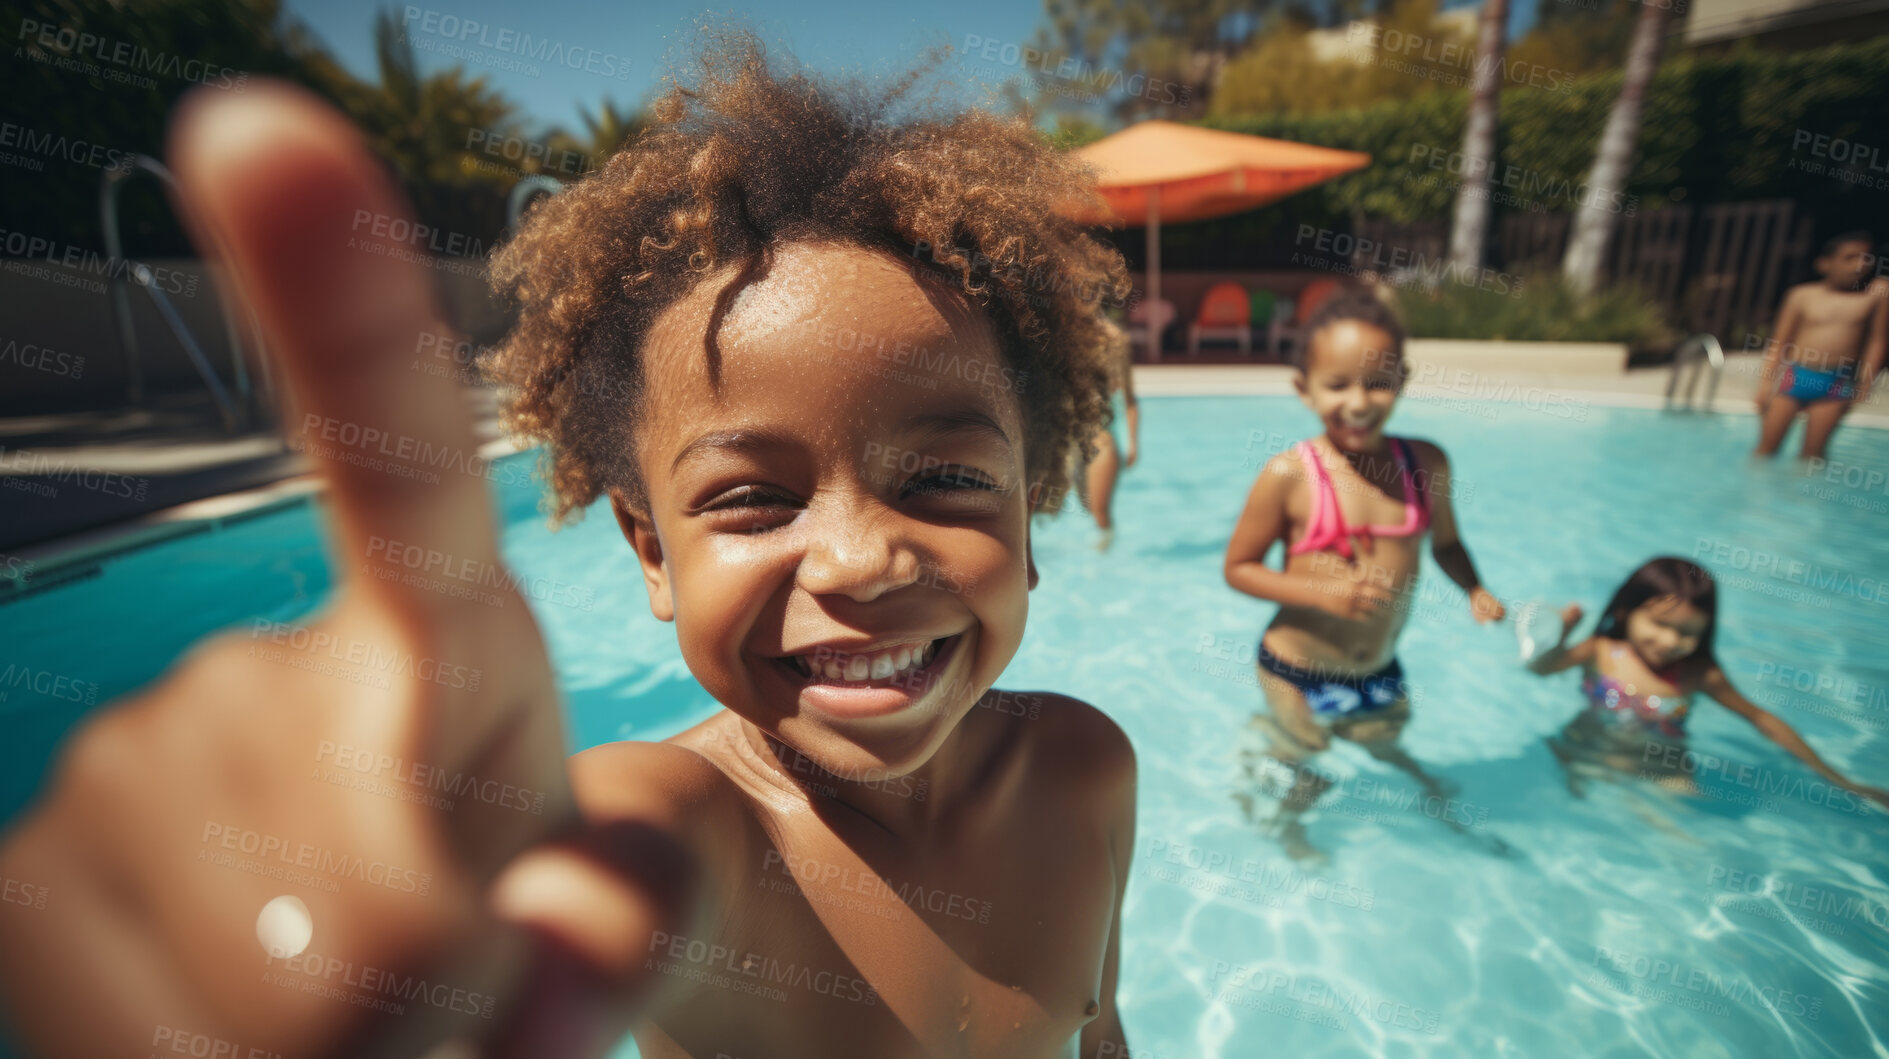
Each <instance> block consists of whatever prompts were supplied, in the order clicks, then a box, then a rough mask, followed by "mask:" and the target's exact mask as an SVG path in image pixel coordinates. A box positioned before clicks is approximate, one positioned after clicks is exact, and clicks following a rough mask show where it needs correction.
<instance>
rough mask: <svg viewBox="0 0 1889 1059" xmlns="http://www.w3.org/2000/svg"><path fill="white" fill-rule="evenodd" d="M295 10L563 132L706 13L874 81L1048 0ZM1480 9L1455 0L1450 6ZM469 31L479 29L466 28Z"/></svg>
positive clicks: (340, 54) (346, 41)
mask: <svg viewBox="0 0 1889 1059" xmlns="http://www.w3.org/2000/svg"><path fill="white" fill-rule="evenodd" d="M286 2H287V7H288V10H289V12H290V13H291V14H292V15H293V16H295V17H296V18H297V19H299V20H300V21H302V22H303V23H305V24H306V25H307V26H308V27H309V28H311V29H312V30H314V31H315V34H316V35H317V36H319V37H320V38H321V40H322V41H323V42H324V43H325V44H326V45H327V46H328V48H329V50H330V51H332V52H333V53H334V54H335V56H336V58H338V59H339V60H340V61H341V62H342V64H343V65H345V66H346V67H347V68H348V69H349V70H350V71H352V72H353V73H355V74H356V75H358V76H360V77H363V78H366V79H368V80H375V79H377V76H378V75H377V74H376V73H375V68H374V33H373V26H374V14H375V11H376V10H377V9H382V8H385V9H388V10H392V11H393V12H394V14H395V17H396V19H399V20H401V21H404V22H405V23H406V24H407V26H408V32H409V35H410V36H411V37H412V39H413V41H414V44H415V50H416V53H417V54H418V56H419V59H420V63H421V67H422V68H423V69H425V70H427V71H429V72H430V71H433V70H437V69H444V68H446V67H450V66H452V65H454V64H455V63H457V64H458V65H461V66H464V67H465V68H466V69H467V71H468V72H470V73H484V74H486V75H488V76H489V77H490V79H491V81H492V83H493V84H494V85H495V86H496V87H497V88H498V89H499V90H500V91H502V92H503V93H504V94H505V95H506V96H507V97H509V98H511V99H512V100H513V101H514V102H516V103H518V104H519V105H520V106H521V107H522V109H523V110H524V112H525V114H526V115H527V116H528V117H529V118H530V119H531V121H532V122H533V123H534V124H542V123H558V124H564V125H574V124H576V120H577V113H578V107H579V106H580V105H582V106H588V107H590V108H591V109H593V110H594V109H596V106H597V104H598V103H599V102H600V101H601V100H602V99H603V98H604V97H606V96H609V97H611V98H614V99H616V100H617V101H618V102H620V103H625V104H633V103H635V102H637V101H639V100H641V99H642V98H643V97H644V96H645V95H647V94H649V93H650V92H651V90H652V89H654V88H655V87H656V86H657V84H658V82H659V78H660V77H661V74H662V71H663V70H664V69H666V68H667V65H668V64H667V63H666V62H665V59H666V58H668V57H675V58H681V57H682V56H683V55H684V54H685V50H686V49H687V48H688V46H689V45H690V43H691V42H692V41H693V40H694V39H695V27H696V25H697V24H698V22H700V21H701V20H702V19H703V18H704V17H713V16H717V15H734V16H736V17H738V18H743V19H746V20H747V21H748V22H749V23H751V24H752V25H753V26H754V27H755V28H756V29H757V30H758V31H759V33H760V35H761V37H762V39H763V40H764V41H766V42H767V44H768V46H769V47H770V48H773V49H781V50H785V51H789V52H792V53H793V54H794V55H795V56H797V57H798V58H799V59H800V60H801V61H802V62H803V63H805V64H807V65H808V66H811V67H812V68H814V69H816V70H822V71H827V72H842V71H846V72H858V73H865V74H867V75H872V74H875V73H876V74H893V73H897V72H900V71H903V70H905V69H907V68H908V67H909V66H910V64H911V62H912V60H913V59H914V58H915V57H916V56H917V55H918V54H919V53H920V52H921V51H923V50H924V49H925V48H926V47H928V46H932V45H937V44H942V43H947V42H948V43H950V44H952V45H953V46H954V47H956V48H957V49H959V50H960V52H962V51H963V49H964V48H965V45H966V43H967V38H968V37H973V36H974V37H976V38H978V40H980V41H981V40H991V41H997V42H1000V47H1001V45H1004V44H1014V45H1017V46H1019V47H1021V46H1022V45H1023V44H1024V43H1026V42H1028V41H1029V40H1030V38H1031V37H1032V36H1033V34H1034V32H1035V30H1036V27H1037V26H1038V25H1039V24H1040V23H1041V22H1042V21H1043V8H1042V4H1041V3H1040V0H949V2H937V0H932V2H926V3H919V2H914V0H745V2H742V3H739V4H737V5H735V6H729V7H720V8H714V9H709V10H705V9H704V8H703V7H702V6H701V5H700V4H699V3H688V2H684V0H608V2H600V0H530V2H527V3H519V2H518V0H412V2H411V3H408V2H400V3H390V2H388V0H379V2H376V0H286ZM1475 2H1476V0H1446V2H1445V4H1444V6H1445V7H1447V8H1456V7H1463V6H1466V5H1467V4H1474V3H1475ZM1536 2H1537V0H1515V2H1514V3H1513V4H1512V5H1511V6H1512V8H1513V11H1512V16H1511V18H1510V31H1511V33H1515V34H1519V33H1521V32H1525V31H1526V29H1527V27H1528V26H1530V25H1532V24H1533V23H1534V16H1535V6H1536ZM467 23H477V24H479V26H478V28H474V29H468V27H467ZM527 37H528V38H529V39H530V43H529V44H526V43H524V39H525V38H527ZM971 43H972V44H973V45H975V44H976V43H977V41H972V42H971ZM455 49H457V52H458V54H454V50H455ZM534 53H535V54H536V55H537V56H540V57H543V58H533V54H534ZM553 56H561V57H563V58H564V59H565V60H566V61H568V62H571V63H572V64H573V65H576V66H578V67H582V66H584V65H585V64H586V63H588V65H589V70H585V69H582V68H578V69H573V68H570V66H566V65H562V64H560V63H558V62H556V61H546V59H549V58H550V57H553ZM962 63H963V59H962V57H960V58H959V59H954V64H962ZM964 68H965V71H966V73H967V74H970V75H971V76H973V77H977V78H981V79H983V82H984V83H986V84H990V83H996V82H998V81H1001V80H1002V79H1003V78H1004V77H1005V76H1006V75H1009V74H1014V73H1015V72H1017V71H1016V70H1015V68H1014V67H1010V68H1006V67H1004V66H1002V65H1001V64H989V63H977V62H974V61H973V62H971V63H969V64H964ZM626 71H627V73H625V72H626Z"/></svg>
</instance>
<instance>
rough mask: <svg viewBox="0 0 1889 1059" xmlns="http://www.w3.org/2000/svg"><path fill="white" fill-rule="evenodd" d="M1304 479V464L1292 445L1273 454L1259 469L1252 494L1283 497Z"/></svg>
mask: <svg viewBox="0 0 1889 1059" xmlns="http://www.w3.org/2000/svg"><path fill="white" fill-rule="evenodd" d="M1304 479H1305V462H1304V460H1302V459H1301V458H1300V457H1299V447H1298V446H1297V445H1292V446H1289V447H1287V448H1285V449H1282V450H1281V451H1279V452H1275V453H1273V455H1272V458H1271V459H1269V460H1267V461H1266V464H1265V466H1263V467H1261V468H1260V469H1259V477H1257V478H1255V479H1253V494H1254V495H1255V496H1275V497H1284V496H1286V495H1287V494H1288V493H1289V492H1290V490H1291V489H1292V487H1293V486H1294V485H1295V484H1297V483H1299V482H1301V481H1303V480H1304Z"/></svg>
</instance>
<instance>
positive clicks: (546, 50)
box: [400, 5, 630, 81]
mask: <svg viewBox="0 0 1889 1059" xmlns="http://www.w3.org/2000/svg"><path fill="white" fill-rule="evenodd" d="M416 23H417V28H418V29H419V30H420V32H422V33H425V34H428V35H429V36H434V37H438V38H440V39H442V40H448V41H452V42H454V43H456V44H462V45H471V46H473V47H478V48H484V49H485V50H487V51H492V52H500V53H503V54H505V55H515V56H518V57H520V58H524V59H530V60H532V61H533V62H541V63H544V64H545V65H547V66H562V67H565V68H566V69H570V70H577V71H580V72H582V73H587V74H596V75H597V76H599V77H608V78H612V79H614V80H618V81H627V80H629V77H630V61H629V60H628V59H626V58H624V57H623V56H621V55H617V54H615V53H614V52H606V51H598V50H597V49H596V48H591V47H587V46H585V45H582V44H578V45H572V46H570V47H566V46H565V45H564V43H563V42H562V41H554V40H551V39H550V38H548V37H537V38H534V37H533V36H532V35H531V34H529V33H521V32H519V31H517V30H514V29H506V28H503V27H500V26H493V25H490V24H488V23H485V22H480V21H478V20H476V19H470V18H460V17H459V16H458V15H453V14H448V13H446V12H443V11H436V10H433V9H431V8H420V7H414V6H412V5H407V6H406V7H405V8H403V9H402V12H401V19H400V27H401V28H402V29H404V30H407V31H408V33H409V35H411V33H412V31H413V30H414V29H415V28H416V25H415V24H416ZM428 50H429V51H430V50H433V49H428ZM522 72H524V73H528V74H531V75H533V76H536V74H537V71H536V70H533V69H526V70H523V71H522Z"/></svg>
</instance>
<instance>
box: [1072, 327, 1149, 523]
mask: <svg viewBox="0 0 1889 1059" xmlns="http://www.w3.org/2000/svg"><path fill="white" fill-rule="evenodd" d="M1115 394H1120V395H1121V400H1120V401H1119V402H1117V401H1115V399H1114V395H1115ZM1109 401H1110V405H1111V409H1112V414H1111V416H1110V419H1109V425H1108V427H1107V428H1106V429H1103V430H1100V431H1097V432H1096V435H1095V455H1094V456H1093V457H1092V458H1091V459H1090V460H1089V464H1088V466H1087V467H1085V468H1083V469H1082V472H1081V477H1080V478H1079V479H1078V483H1079V484H1080V486H1081V493H1082V503H1083V505H1084V506H1085V507H1087V508H1088V509H1089V513H1090V514H1091V515H1093V516H1094V517H1095V527H1096V529H1098V530H1100V531H1101V535H1100V537H1099V538H1098V539H1097V541H1096V547H1097V548H1098V549H1100V550H1102V551H1108V549H1109V545H1110V544H1112V543H1114V540H1115V483H1116V481H1117V480H1119V479H1120V478H1121V474H1122V472H1123V471H1125V470H1127V469H1128V468H1130V467H1133V466H1134V465H1135V460H1136V458H1137V457H1138V455H1139V454H1140V450H1141V404H1140V402H1138V401H1136V400H1135V369H1134V364H1133V363H1132V362H1131V361H1130V360H1129V358H1128V357H1127V356H1126V355H1124V358H1123V363H1122V365H1121V376H1120V377H1119V378H1118V379H1117V380H1116V381H1115V383H1114V387H1113V390H1112V392H1111V394H1110V398H1109ZM1122 421H1125V422H1126V425H1127V435H1126V436H1127V438H1128V444H1127V446H1126V450H1125V451H1124V448H1123V446H1121V445H1119V444H1118V443H1117V442H1116V441H1115V424H1116V423H1117V422H1122Z"/></svg>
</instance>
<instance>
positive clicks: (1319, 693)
mask: <svg viewBox="0 0 1889 1059" xmlns="http://www.w3.org/2000/svg"><path fill="white" fill-rule="evenodd" d="M1259 667H1260V668H1261V669H1264V670H1265V671H1266V672H1268V673H1271V674H1272V675H1273V676H1276V677H1278V678H1279V679H1281V680H1283V681H1285V682H1286V683H1288V684H1291V685H1292V686H1293V687H1295V688H1298V689H1299V690H1300V691H1301V692H1303V693H1304V694H1305V703H1306V705H1308V706H1310V707H1311V708H1312V712H1313V713H1315V714H1317V715H1318V716H1320V717H1322V718H1326V719H1328V720H1336V719H1339V718H1344V717H1352V716H1359V715H1363V714H1367V713H1376V712H1377V711H1378V710H1384V709H1389V708H1390V707H1392V706H1394V705H1396V704H1397V701H1398V700H1399V699H1402V698H1403V697H1404V694H1405V692H1406V691H1407V690H1408V688H1406V686H1405V685H1404V667H1403V666H1402V665H1400V664H1398V662H1397V660H1396V659H1395V658H1393V659H1391V662H1390V665H1387V666H1385V667H1384V668H1383V669H1380V670H1378V671H1377V672H1375V673H1369V674H1366V675H1364V676H1352V675H1349V674H1337V673H1319V672H1314V671H1313V670H1310V669H1301V668H1300V667H1298V666H1295V665H1293V664H1292V663H1290V662H1287V661H1285V660H1283V659H1281V658H1280V657H1279V656H1278V655H1276V654H1273V653H1272V652H1271V651H1268V650H1267V649H1266V645H1265V644H1264V643H1261V644H1260V645H1259Z"/></svg>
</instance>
